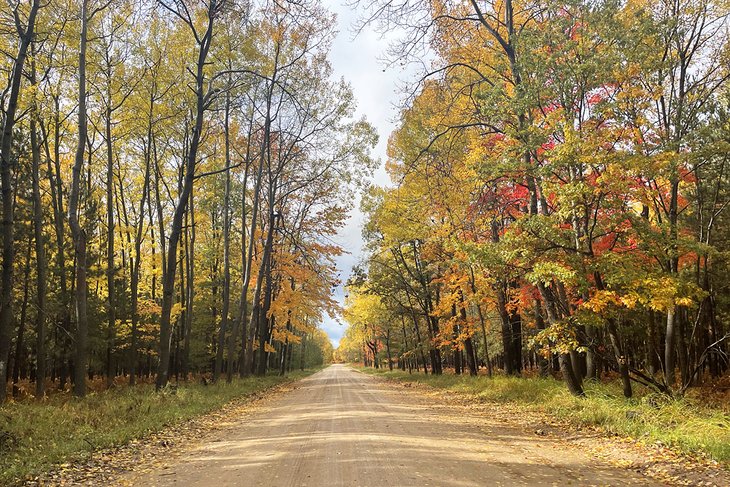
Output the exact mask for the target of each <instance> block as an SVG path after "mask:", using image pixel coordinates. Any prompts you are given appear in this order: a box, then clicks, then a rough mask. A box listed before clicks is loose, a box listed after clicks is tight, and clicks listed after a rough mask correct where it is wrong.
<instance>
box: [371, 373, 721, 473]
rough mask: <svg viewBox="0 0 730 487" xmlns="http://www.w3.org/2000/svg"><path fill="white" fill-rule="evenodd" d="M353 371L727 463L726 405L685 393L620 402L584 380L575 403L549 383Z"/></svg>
mask: <svg viewBox="0 0 730 487" xmlns="http://www.w3.org/2000/svg"><path fill="white" fill-rule="evenodd" d="M358 370H360V371H362V372H367V373H370V374H375V375H379V376H382V377H385V378H387V379H389V380H397V381H400V382H414V383H420V384H426V385H428V386H430V387H434V388H436V389H442V390H446V391H449V392H453V393H457V394H463V395H465V396H468V397H470V398H472V399H473V400H475V401H479V402H484V403H499V404H510V405H512V406H516V407H518V408H524V409H525V410H529V411H535V412H538V413H543V414H547V415H549V416H552V417H554V418H556V419H558V420H561V421H565V422H567V423H569V424H571V425H574V426H580V427H595V428H598V429H599V430H601V431H603V432H605V433H608V434H611V433H615V434H619V435H624V436H629V437H631V438H636V439H641V440H644V441H646V442H647V443H656V442H660V443H661V444H662V445H665V446H669V447H672V448H675V449H677V450H679V451H681V452H683V453H688V454H693V455H698V454H699V455H707V456H709V457H711V458H712V459H714V460H717V461H719V462H722V463H724V464H725V465H729V464H730V415H729V414H728V412H729V411H728V407H727V404H723V403H721V402H719V401H717V400H711V399H708V398H707V397H705V396H703V397H702V398H700V397H692V394H688V395H686V396H685V397H676V398H670V397H668V396H666V395H663V394H657V393H654V392H651V391H649V390H648V389H643V388H636V390H635V392H636V394H635V396H634V397H633V398H631V399H626V398H624V397H623V394H622V389H621V385H620V384H619V383H617V382H607V383H606V382H596V381H587V382H586V384H585V387H586V396H585V397H582V398H579V397H575V396H574V395H572V394H570V392H569V391H568V390H567V389H566V388H565V387H564V386H563V384H561V382H560V381H557V380H554V379H552V378H539V377H535V378H530V379H529V380H526V379H524V378H519V377H507V376H503V375H495V376H493V377H491V378H490V377H486V376H479V377H469V376H463V375H454V374H443V375H424V374H419V373H411V374H409V373H408V372H404V371H401V370H394V371H388V370H387V369H373V368H369V367H365V368H363V367H360V368H358Z"/></svg>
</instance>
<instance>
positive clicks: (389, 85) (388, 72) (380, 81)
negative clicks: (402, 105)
mask: <svg viewBox="0 0 730 487" xmlns="http://www.w3.org/2000/svg"><path fill="white" fill-rule="evenodd" d="M324 5H325V7H327V8H328V9H329V10H330V11H332V12H334V13H336V14H337V24H338V30H339V34H338V35H337V38H336V39H335V41H334V44H333V47H332V51H331V52H330V61H331V62H332V67H333V70H334V75H335V76H336V77H338V78H339V77H342V78H344V79H345V80H346V81H347V82H349V83H350V84H351V85H352V89H353V92H354V94H355V98H356V100H357V105H358V108H357V115H358V116H362V115H364V116H365V117H366V118H367V119H368V121H369V122H370V123H371V124H372V125H373V126H374V127H375V128H376V130H377V132H378V135H379V137H380V138H379V141H378V145H377V146H376V147H375V149H374V151H373V156H374V157H375V158H378V159H380V161H381V166H380V168H379V169H378V170H377V171H376V174H375V176H374V178H373V182H374V183H375V184H378V185H385V184H388V183H389V178H388V176H387V174H386V173H385V170H384V168H383V164H384V162H385V160H386V146H387V143H388V137H389V136H390V133H391V132H392V131H393V129H394V128H395V123H394V120H395V119H396V117H397V115H398V112H397V109H396V108H395V107H396V105H397V104H398V102H399V101H400V95H399V94H398V92H397V86H398V85H399V82H400V81H401V79H402V77H403V76H404V72H403V71H402V70H400V69H397V68H394V67H391V68H388V69H386V68H385V65H384V64H383V63H382V62H381V61H380V60H381V59H382V58H383V56H384V53H385V51H386V49H387V48H388V43H389V41H388V38H387V37H386V38H383V37H382V36H381V35H380V34H379V33H377V32H375V31H374V30H372V29H371V28H365V29H364V30H363V31H361V32H360V33H359V35H358V36H357V37H355V38H354V39H353V33H352V30H351V26H352V24H353V23H354V22H355V21H356V20H357V17H358V12H357V11H355V10H354V9H353V8H352V7H350V6H346V5H342V3H341V0H324ZM362 222H363V215H362V213H360V210H359V208H357V206H356V208H355V209H354V210H353V212H352V215H351V216H350V219H349V220H348V222H347V225H346V226H345V227H344V228H342V230H341V231H340V232H339V234H338V235H337V238H336V241H337V243H339V244H340V245H342V246H343V248H344V249H345V250H346V251H347V252H348V253H347V254H345V255H343V256H341V257H340V258H339V259H337V267H338V269H339V272H340V277H341V280H342V281H343V282H345V281H346V280H347V278H348V277H349V275H350V270H351V269H352V266H353V265H355V264H356V263H357V262H358V260H359V259H360V256H361V255H362V246H363V241H362V235H361V232H362ZM335 297H336V299H337V300H338V301H339V302H340V303H341V304H344V291H343V289H342V287H341V286H340V287H338V288H337V289H336V290H335ZM340 321H342V320H340ZM321 327H322V329H323V330H324V331H325V332H326V333H327V335H328V336H329V338H330V341H331V342H332V344H333V345H334V346H335V347H337V346H338V344H339V342H340V339H341V338H342V335H343V333H344V331H345V324H344V323H342V324H339V323H338V322H337V321H336V320H333V319H331V318H326V319H325V320H324V322H323V323H322V325H321Z"/></svg>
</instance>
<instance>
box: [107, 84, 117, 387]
mask: <svg viewBox="0 0 730 487" xmlns="http://www.w3.org/2000/svg"><path fill="white" fill-rule="evenodd" d="M110 83H111V81H110V80H108V81H107V96H108V99H107V103H108V105H107V108H106V113H105V115H106V116H105V120H104V136H105V138H106V231H107V240H106V286H107V305H108V307H109V308H108V310H107V320H108V321H107V332H106V385H107V387H111V385H112V382H113V380H114V375H115V373H114V366H113V364H112V352H113V349H114V335H115V327H116V322H117V310H116V306H117V303H116V286H115V283H114V146H113V142H112V120H111V118H112V110H111V86H110Z"/></svg>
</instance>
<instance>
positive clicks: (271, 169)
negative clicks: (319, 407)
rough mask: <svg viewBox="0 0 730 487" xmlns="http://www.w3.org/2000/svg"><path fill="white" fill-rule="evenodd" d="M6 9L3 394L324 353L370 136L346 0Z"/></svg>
mask: <svg viewBox="0 0 730 487" xmlns="http://www.w3.org/2000/svg"><path fill="white" fill-rule="evenodd" d="M0 19H1V20H0V25H1V26H2V28H1V29H0V43H2V53H3V55H2V60H1V62H2V64H1V65H0V68H1V69H2V71H3V73H5V74H6V76H5V78H6V85H3V90H2V108H3V110H2V124H3V131H2V154H1V157H2V161H1V165H0V175H1V176H2V177H1V182H2V212H3V215H2V242H3V250H2V281H1V283H0V285H1V288H0V290H1V293H2V302H1V304H2V305H1V306H0V376H2V377H3V378H4V379H7V381H8V385H10V384H12V385H13V387H12V388H11V387H8V388H7V390H6V388H5V387H0V401H2V400H4V399H5V397H6V394H8V393H12V394H13V395H18V394H23V393H26V394H27V393H33V394H34V395H35V396H36V397H39V398H40V397H43V395H44V394H46V393H48V392H50V390H51V388H53V389H58V388H60V389H69V388H70V387H71V385H73V391H74V393H75V394H76V395H79V396H83V395H84V394H85V392H86V389H87V383H88V382H89V381H90V380H95V381H96V382H95V383H98V384H103V385H105V386H107V387H108V386H112V385H113V384H114V383H115V381H116V383H118V384H121V383H123V382H128V383H129V384H134V383H135V381H138V380H140V379H141V378H143V379H144V380H147V379H150V380H151V379H152V378H156V385H157V387H158V388H160V387H164V386H165V385H166V384H167V382H168V381H169V380H170V379H171V378H172V377H175V378H179V379H180V380H184V379H187V378H188V377H189V375H190V374H192V373H211V374H212V378H213V379H214V380H219V379H222V378H223V377H225V378H226V379H227V380H228V381H230V380H231V379H232V377H233V376H234V375H238V374H240V375H247V374H252V373H256V374H265V373H267V371H278V372H280V373H282V374H284V373H286V372H287V371H288V370H291V369H292V368H304V367H305V366H306V367H308V366H312V365H316V364H320V363H322V362H323V361H324V360H327V359H329V357H330V356H331V353H332V350H331V345H330V343H329V340H328V338H327V337H326V336H325V334H324V332H322V331H321V330H319V329H318V328H317V324H318V323H320V321H321V319H322V318H323V316H324V315H326V314H332V313H334V312H335V311H336V308H337V305H336V303H335V302H334V301H333V299H332V298H331V290H332V287H333V286H335V285H336V284H337V282H338V276H337V272H336V268H335V265H334V258H335V257H336V256H338V255H339V254H340V253H341V252H342V249H340V248H339V247H338V246H337V245H335V244H333V243H332V237H333V236H334V235H335V234H336V233H337V231H338V229H339V228H340V227H341V226H342V225H343V223H344V221H345V219H346V217H347V211H348V209H349V206H348V205H349V203H347V202H349V201H352V199H353V198H352V194H353V191H355V190H356V186H357V184H358V183H359V182H360V181H362V180H364V179H365V178H366V176H367V175H368V174H369V173H370V171H371V170H372V168H373V162H372V161H371V160H370V158H369V155H368V154H369V150H370V148H371V147H372V145H373V144H374V143H375V139H376V136H375V133H374V130H373V129H372V128H371V127H370V126H369V125H368V124H367V123H366V122H365V121H364V120H357V119H355V118H354V116H353V113H354V102H353V95H352V93H351V90H350V87H349V86H348V85H347V84H346V83H345V82H344V81H338V80H334V79H333V78H332V70H331V67H330V64H329V62H328V60H327V52H328V50H329V47H330V44H331V42H332V39H333V36H334V30H333V29H334V18H333V16H332V15H331V14H330V13H328V12H327V11H326V10H325V9H324V8H323V7H322V6H321V5H320V4H319V3H318V2H309V1H303V2H290V3H288V2H283V3H282V2H275V1H267V0H263V1H260V2H259V1H238V0H207V1H203V0H159V1H152V0H148V1H144V0H114V1H113V2H110V1H103V0H18V1H9V2H5V3H3V5H2V7H0ZM31 382H34V383H35V390H34V391H31V390H23V388H24V387H26V386H27V384H29V383H31ZM26 389H27V388H26ZM11 391H12V392H11Z"/></svg>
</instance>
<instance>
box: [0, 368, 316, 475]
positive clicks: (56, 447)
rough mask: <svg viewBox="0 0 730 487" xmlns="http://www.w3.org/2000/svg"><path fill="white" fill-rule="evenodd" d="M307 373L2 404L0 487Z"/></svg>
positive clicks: (58, 396) (138, 387)
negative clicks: (156, 389) (156, 390)
mask: <svg viewBox="0 0 730 487" xmlns="http://www.w3.org/2000/svg"><path fill="white" fill-rule="evenodd" d="M313 372H315V370H309V371H304V372H294V373H292V374H290V375H289V376H288V377H279V376H278V375H269V376H266V377H251V378H244V379H235V380H234V381H233V382H232V383H231V384H227V383H226V382H225V380H223V381H221V382H219V383H217V384H209V385H203V384H201V383H192V382H191V383H188V384H185V383H180V385H179V387H177V389H176V390H173V388H168V389H166V390H163V391H161V392H155V390H154V386H152V385H138V386H135V387H123V388H119V389H112V390H108V391H104V392H100V393H91V394H88V395H87V396H86V397H85V398H83V399H77V398H73V397H69V395H67V394H56V395H54V396H52V397H51V398H50V399H47V400H46V401H44V402H35V401H22V402H16V403H9V404H5V405H3V406H2V407H0V485H6V484H10V483H12V482H13V481H17V480H18V479H23V478H27V477H28V476H30V475H37V474H41V473H43V472H45V471H47V470H49V469H50V468H52V466H53V465H54V464H60V463H66V462H73V461H75V460H81V459H83V458H85V457H86V456H88V455H89V453H90V452H92V451H94V450H98V449H101V448H108V447H112V446H117V445H122V444H124V443H126V442H128V441H130V440H132V439H135V438H141V437H144V436H145V435H146V434H148V433H152V432H155V431H159V430H161V429H162V428H164V427H166V426H171V425H174V424H178V423H181V422H183V421H185V420H188V419H191V418H193V417H195V416H199V415H202V414H205V413H208V412H211V411H214V410H216V409H219V408H220V407H222V406H223V405H225V404H226V403H228V402H230V401H233V400H236V399H240V398H242V397H245V396H247V395H250V394H253V393H256V392H261V391H264V390H266V389H270V388H272V387H274V386H276V385H279V384H283V383H286V382H291V381H293V380H297V379H300V378H302V377H305V376H307V375H309V374H312V373H313Z"/></svg>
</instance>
